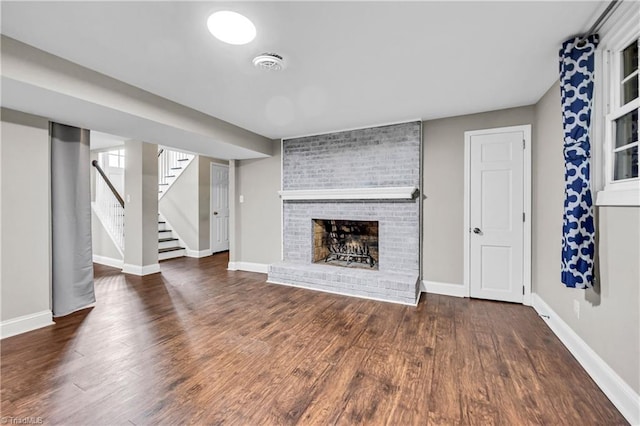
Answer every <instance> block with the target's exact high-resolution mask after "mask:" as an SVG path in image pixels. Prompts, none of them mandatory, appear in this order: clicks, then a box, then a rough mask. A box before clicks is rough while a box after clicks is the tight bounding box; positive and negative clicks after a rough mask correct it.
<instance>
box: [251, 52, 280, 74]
mask: <svg viewBox="0 0 640 426" xmlns="http://www.w3.org/2000/svg"><path fill="white" fill-rule="evenodd" d="M253 65H255V66H256V67H258V68H262V69H265V70H267V71H280V70H281V69H283V68H284V59H282V56H280V55H278V54H277V53H263V54H261V55H258V56H256V57H255V58H253Z"/></svg>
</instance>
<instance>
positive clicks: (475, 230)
mask: <svg viewBox="0 0 640 426" xmlns="http://www.w3.org/2000/svg"><path fill="white" fill-rule="evenodd" d="M473 233H474V234H478V235H480V234H482V231H481V230H480V228H473Z"/></svg>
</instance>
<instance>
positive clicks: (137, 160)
mask: <svg viewBox="0 0 640 426" xmlns="http://www.w3.org/2000/svg"><path fill="white" fill-rule="evenodd" d="M124 147H125V169H124V188H125V191H124V192H125V197H124V199H125V207H124V266H123V268H122V271H123V272H124V273H127V274H134V275H149V274H153V273H156V272H160V265H159V264H158V145H155V144H150V143H146V142H140V141H126V142H125V146H124Z"/></svg>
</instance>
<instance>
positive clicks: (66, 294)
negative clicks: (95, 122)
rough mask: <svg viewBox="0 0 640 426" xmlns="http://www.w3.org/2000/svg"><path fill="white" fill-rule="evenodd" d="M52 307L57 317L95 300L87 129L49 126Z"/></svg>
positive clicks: (60, 125) (59, 125)
mask: <svg viewBox="0 0 640 426" xmlns="http://www.w3.org/2000/svg"><path fill="white" fill-rule="evenodd" d="M50 131H51V245H52V255H51V257H52V259H51V268H52V276H53V277H52V302H53V315H54V316H56V317H59V316H63V315H67V314H70V313H72V312H74V311H77V310H79V309H82V308H84V307H86V306H87V305H90V304H91V303H94V302H95V301H96V298H95V294H94V288H93V263H92V261H93V259H92V247H91V192H90V175H89V172H90V169H89V164H90V161H89V160H90V159H89V130H85V129H79V128H77V127H71V126H65V125H63V124H58V123H51V130H50Z"/></svg>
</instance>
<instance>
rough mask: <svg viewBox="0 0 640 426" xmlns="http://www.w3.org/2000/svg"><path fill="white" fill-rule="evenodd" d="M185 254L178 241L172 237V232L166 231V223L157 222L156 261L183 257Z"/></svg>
mask: <svg viewBox="0 0 640 426" xmlns="http://www.w3.org/2000/svg"><path fill="white" fill-rule="evenodd" d="M185 254H186V250H185V248H184V247H180V241H179V240H178V239H177V238H175V237H174V236H173V231H171V229H167V222H165V221H162V220H158V260H166V259H173V258H175V257H183V256H184V255H185Z"/></svg>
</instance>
